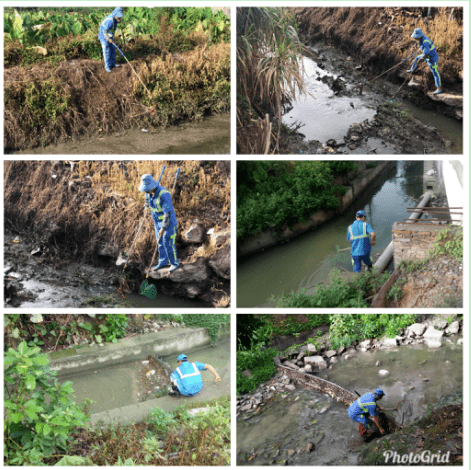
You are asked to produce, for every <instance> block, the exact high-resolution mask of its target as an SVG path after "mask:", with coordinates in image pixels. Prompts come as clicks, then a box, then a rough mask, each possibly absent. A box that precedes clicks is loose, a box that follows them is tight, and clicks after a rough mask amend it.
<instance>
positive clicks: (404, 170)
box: [237, 161, 423, 307]
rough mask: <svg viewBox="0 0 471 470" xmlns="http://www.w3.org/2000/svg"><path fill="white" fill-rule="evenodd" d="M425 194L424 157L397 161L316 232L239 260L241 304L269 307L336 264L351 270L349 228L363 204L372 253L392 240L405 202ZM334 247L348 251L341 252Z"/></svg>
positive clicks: (322, 277)
mask: <svg viewBox="0 0 471 470" xmlns="http://www.w3.org/2000/svg"><path fill="white" fill-rule="evenodd" d="M422 194H423V162H422V161H398V162H393V163H392V164H391V165H390V166H389V167H388V168H387V169H386V170H385V171H383V173H382V174H381V175H380V176H379V177H378V178H377V180H376V181H375V182H373V183H372V184H371V185H370V187H369V188H368V189H367V190H366V191H365V192H364V193H362V194H361V196H360V197H359V198H358V199H357V200H355V201H354V203H353V204H352V205H351V206H350V207H349V208H348V209H347V210H346V211H345V212H344V213H343V214H341V215H339V216H337V217H335V218H334V219H332V220H330V221H329V222H326V223H325V224H323V225H322V226H320V227H318V228H316V229H315V230H314V231H313V232H310V233H307V234H305V235H302V236H300V237H298V238H295V239H293V240H291V241H290V242H289V243H286V244H284V245H279V246H276V247H273V248H270V249H267V250H265V251H263V252H260V253H256V254H254V255H251V256H250V257H248V258H246V259H244V260H242V261H240V262H238V263H237V306H238V307H260V306H270V305H271V304H270V303H269V302H268V299H269V298H270V297H271V296H272V295H274V296H280V295H282V294H288V293H289V292H291V291H298V290H300V289H303V288H307V287H311V286H313V285H315V284H317V283H318V282H321V281H323V280H325V279H327V278H328V277H329V273H330V272H331V271H332V270H333V269H335V268H338V269H345V270H347V271H352V264H351V257H350V251H349V250H348V248H349V243H348V242H347V241H346V236H347V227H348V226H349V225H350V224H351V223H352V222H354V220H355V213H356V211H357V210H359V209H363V210H364V211H365V213H366V220H367V222H368V223H369V224H370V225H371V226H372V227H373V230H374V231H375V233H376V246H374V247H373V249H372V252H371V255H372V257H373V259H374V258H375V255H378V254H380V253H382V251H383V250H384V249H385V248H386V247H387V246H388V244H389V243H390V242H391V231H392V226H393V224H394V222H396V221H402V219H405V218H408V217H409V215H410V214H409V213H408V212H407V207H413V206H416V205H417V204H418V198H419V197H420V196H421V195H422ZM336 246H338V247H340V249H343V248H347V250H346V251H340V252H337V249H336Z"/></svg>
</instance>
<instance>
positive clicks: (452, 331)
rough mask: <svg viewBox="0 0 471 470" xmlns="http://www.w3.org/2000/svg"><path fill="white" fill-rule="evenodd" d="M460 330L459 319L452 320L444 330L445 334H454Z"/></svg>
mask: <svg viewBox="0 0 471 470" xmlns="http://www.w3.org/2000/svg"><path fill="white" fill-rule="evenodd" d="M459 332H460V322H459V321H454V322H453V323H451V324H450V326H448V328H447V329H446V330H445V333H446V334H447V335H456V334H457V333H459Z"/></svg>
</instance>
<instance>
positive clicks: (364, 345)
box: [359, 339, 373, 349]
mask: <svg viewBox="0 0 471 470" xmlns="http://www.w3.org/2000/svg"><path fill="white" fill-rule="evenodd" d="M372 343H373V340H372V339H365V340H364V341H362V342H361V343H360V344H359V346H360V348H361V349H371V344H372Z"/></svg>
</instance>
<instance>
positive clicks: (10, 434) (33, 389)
mask: <svg viewBox="0 0 471 470" xmlns="http://www.w3.org/2000/svg"><path fill="white" fill-rule="evenodd" d="M48 363H49V360H48V358H47V356H46V355H43V354H40V349H39V348H38V347H32V348H30V347H28V345H27V344H26V341H22V342H21V343H20V344H19V346H18V349H17V350H16V349H12V348H10V349H9V350H8V351H7V352H6V353H5V357H4V381H5V382H4V396H5V401H4V407H5V408H6V414H5V420H4V432H5V445H4V452H5V463H6V464H7V465H39V464H41V463H42V462H43V459H44V458H47V457H49V456H51V455H52V454H55V453H57V452H65V451H66V450H67V447H68V441H69V440H70V439H71V438H72V435H71V433H72V431H73V430H74V429H75V428H76V427H83V426H85V424H86V423H87V421H88V415H87V414H86V413H85V412H84V406H87V404H85V405H84V406H82V407H81V406H78V405H76V404H75V403H74V401H73V400H72V398H71V394H72V393H73V391H74V390H73V388H72V382H64V383H63V384H59V383H58V380H57V379H53V377H54V375H56V374H57V372H55V371H51V369H50V368H49V366H48V365H47V364H48Z"/></svg>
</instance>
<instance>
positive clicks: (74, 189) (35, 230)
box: [4, 161, 230, 306]
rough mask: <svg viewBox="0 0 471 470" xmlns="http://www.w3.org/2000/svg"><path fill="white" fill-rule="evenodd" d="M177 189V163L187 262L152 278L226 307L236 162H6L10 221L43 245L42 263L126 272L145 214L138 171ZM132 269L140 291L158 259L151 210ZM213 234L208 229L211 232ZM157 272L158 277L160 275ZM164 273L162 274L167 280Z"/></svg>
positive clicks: (173, 291)
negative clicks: (123, 256) (123, 262)
mask: <svg viewBox="0 0 471 470" xmlns="http://www.w3.org/2000/svg"><path fill="white" fill-rule="evenodd" d="M164 164H165V165H166V166H167V169H166V172H165V175H164V177H163V179H162V184H163V185H164V186H166V187H169V188H171V187H172V185H173V182H174V176H175V173H176V169H177V167H180V168H181V174H180V176H179V179H178V181H177V186H176V189H175V195H174V206H175V211H176V214H177V219H178V223H179V225H178V234H177V239H176V244H177V250H178V258H179V260H180V261H181V262H182V263H183V267H182V268H180V269H179V270H177V271H176V272H175V273H174V274H173V275H170V274H169V273H167V270H162V271H165V273H164V272H159V276H160V277H159V280H156V281H153V282H154V283H155V284H156V285H157V287H158V288H159V289H160V292H164V293H165V294H167V295H173V296H175V295H178V296H181V297H188V298H198V299H202V300H205V301H209V302H211V303H212V304H213V305H218V306H227V305H228V304H229V295H230V294H229V292H230V286H229V281H230V163H229V162H225V161H219V162H194V161H184V162H175V161H171V162H130V161H128V162H103V161H100V162H83V161H81V162H74V161H34V162H27V161H10V162H5V174H4V187H5V195H4V207H5V210H4V223H5V228H6V229H8V230H11V231H14V232H15V233H19V234H20V235H21V237H22V239H23V240H24V239H25V238H27V239H28V240H31V241H32V242H34V244H35V245H39V246H40V247H41V258H42V259H41V262H42V263H46V264H48V265H50V266H57V267H61V266H64V265H65V266H66V265H67V264H68V263H69V261H70V260H81V261H83V262H88V263H90V264H91V265H100V266H105V267H106V269H107V270H109V271H107V272H109V273H110V274H114V282H116V283H117V282H118V280H119V278H120V277H121V273H122V268H119V269H118V268H116V267H115V266H114V265H115V262H116V259H117V258H118V256H119V254H120V253H121V252H126V253H129V251H130V248H131V245H132V243H133V240H134V238H135V236H136V233H137V227H138V226H139V224H140V222H141V220H142V217H143V199H142V195H140V194H139V193H138V192H137V190H136V187H137V185H138V182H139V175H140V174H144V173H152V174H156V175H159V174H160V170H161V167H162V166H163V165H164ZM146 215H147V217H146V218H145V219H144V224H143V226H142V229H141V232H140V234H139V237H138V238H137V239H136V243H135V246H134V249H133V253H132V258H131V259H130V262H129V263H128V264H129V269H128V276H127V277H128V282H129V285H130V287H131V289H134V290H137V289H138V287H139V286H140V284H141V282H142V280H143V279H144V278H145V272H146V271H147V269H148V267H149V266H150V264H151V261H152V256H153V254H154V250H155V243H156V241H155V232H154V227H153V222H152V220H151V218H150V217H149V215H148V214H146ZM208 232H209V233H208ZM155 277H157V276H155ZM162 278H163V279H162Z"/></svg>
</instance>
